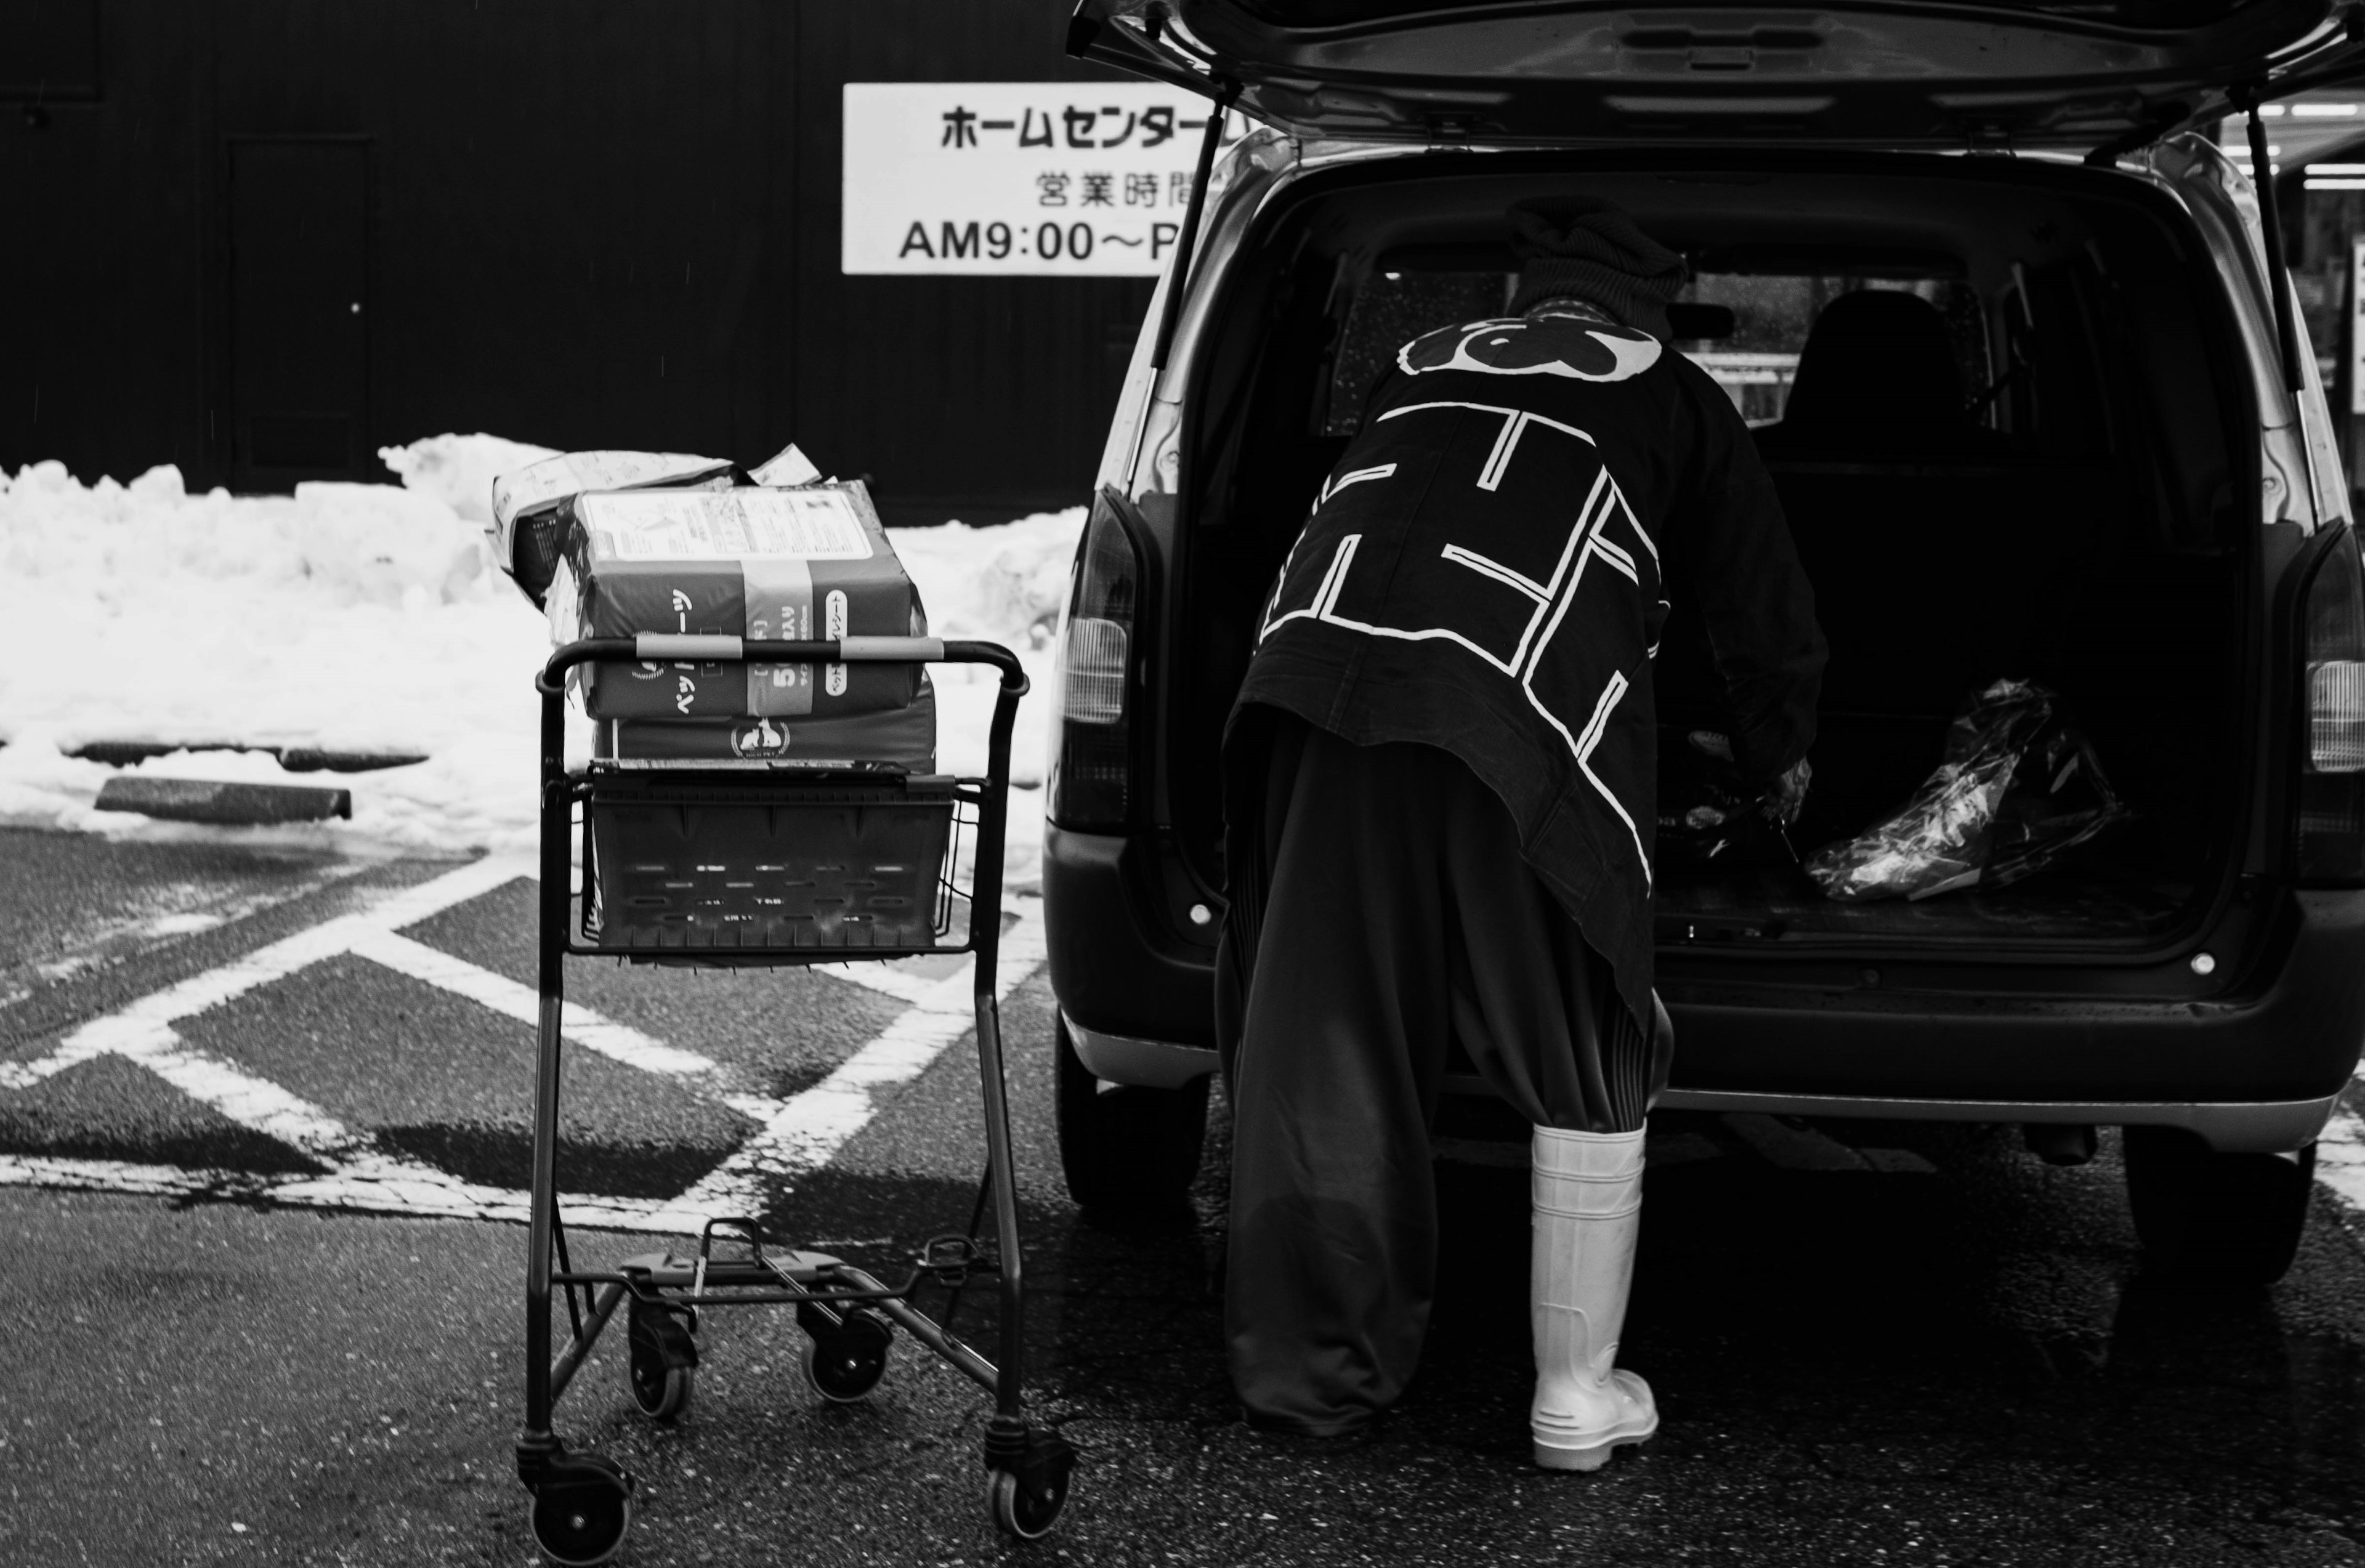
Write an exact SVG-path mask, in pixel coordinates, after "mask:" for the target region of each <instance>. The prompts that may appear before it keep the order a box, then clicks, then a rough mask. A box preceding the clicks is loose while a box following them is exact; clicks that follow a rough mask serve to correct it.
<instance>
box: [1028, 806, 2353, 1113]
mask: <svg viewBox="0 0 2365 1568" xmlns="http://www.w3.org/2000/svg"><path fill="white" fill-rule="evenodd" d="M1153 852H1154V851H1153V850H1152V847H1151V846H1149V844H1148V843H1147V842H1146V841H1141V840H1132V841H1128V840H1126V839H1122V838H1114V837H1103V836H1099V835H1093V834H1070V833H1063V832H1061V831H1059V829H1056V828H1054V829H1051V830H1049V831H1048V832H1047V834H1045V842H1044V859H1043V873H1044V875H1043V881H1044V899H1045V903H1046V906H1047V907H1046V911H1045V913H1046V919H1047V924H1048V936H1049V947H1050V959H1051V966H1050V967H1051V986H1052V990H1053V991H1054V993H1055V994H1056V995H1057V996H1058V998H1059V1006H1060V1008H1061V1010H1062V1012H1063V1013H1065V1014H1066V1015H1067V1016H1068V1018H1069V1020H1070V1025H1071V1028H1072V1030H1073V1031H1074V1033H1075V1036H1076V1041H1077V1049H1078V1052H1079V1054H1080V1055H1082V1057H1083V1058H1084V1060H1085V1064H1086V1065H1087V1066H1088V1067H1090V1068H1091V1069H1092V1070H1093V1072H1094V1073H1095V1074H1096V1075H1098V1076H1101V1077H1104V1078H1107V1079H1110V1080H1112V1081H1117V1082H1126V1083H1143V1084H1160V1085H1171V1084H1173V1083H1176V1082H1180V1081H1187V1080H1188V1079H1189V1078H1191V1077H1194V1076H1197V1075H1198V1074H1199V1073H1201V1072H1206V1071H1212V1070H1214V1069H1215V1067H1216V1057H1215V1051H1214V1049H1213V1047H1214V1044H1215V1039H1214V1026H1213V1012H1214V986H1213V976H1214V966H1213V950H1212V948H1210V947H1209V946H1206V945H1205V944H1204V943H1193V942H1190V941H1187V940H1186V939H1184V938H1183V936H1182V935H1179V934H1178V933H1177V932H1176V931H1175V929H1174V925H1173V923H1172V922H1171V920H1170V919H1168V918H1166V917H1165V916H1164V915H1163V914H1162V913H1161V912H1160V902H1159V896H1158V893H1157V891H1156V889H1157V883H1156V881H1155V880H1154V879H1155V877H1156V874H1157V873H1156V868H1151V867H1149V866H1148V865H1146V864H1145V860H1146V857H1148V856H1149V854H1151V853H1153ZM2285 897H2286V899H2287V900H2288V902H2287V904H2286V906H2285V909H2284V912H2283V918H2281V919H2279V920H2277V921H2276V922H2274V923H2273V924H2274V927H2275V935H2274V936H2273V937H2272V939H2271V941H2270V949H2271V950H2270V951H2269V952H2266V953H2264V954H2261V955H2260V956H2259V958H2258V959H2257V960H2256V961H2254V962H2252V963H2251V964H2249V965H2247V976H2248V978H2247V980H2246V981H2245V983H2244V985H2243V986H2242V987H2240V988H2239V989H2237V990H2235V991H2228V992H2226V993H2225V994H2223V995H2220V996H2217V997H2214V998H2209V999H2206V1000H2198V1001H2196V1000H2182V999H2180V1000H2174V1001H2166V1000H2162V1001H2149V1000H2143V999H2130V998H2127V997H2124V996H2113V997H2097V998H2083V997H2077V996H2061V995H2054V996H2041V997H2014V998H2005V997H1998V996H1993V995H1986V994H1980V993H1978V992H1977V991H1970V990H1967V989H1965V990H1953V991H1946V992H1944V993H1936V992H1933V993H1925V994H1922V995H1914V994H1910V993H1903V992H1898V991H1886V992H1880V993H1877V994H1871V995H1852V994H1848V993H1844V992H1841V993H1834V992H1833V991H1822V990H1816V989H1812V988H1808V987H1798V986H1780V985H1775V984H1757V985H1746V986H1743V985H1732V986H1720V985H1708V984H1703V983H1699V982H1690V983H1687V984H1684V985H1682V986H1680V987H1671V988H1669V990H1670V994H1668V995H1667V996H1666V997H1665V1001H1666V1002H1667V1010H1668V1012H1669V1014H1671V1016H1672V1017H1673V1018H1674V1020H1675V1025H1676V1064H1675V1073H1674V1081H1673V1082H1672V1083H1671V1084H1670V1086H1669V1088H1668V1090H1667V1092H1666V1095H1665V1097H1664V1100H1663V1101H1662V1102H1661V1103H1662V1104H1664V1105H1665V1106H1666V1107H1668V1108H1670V1109H1677V1108H1683V1109H1698V1110H1755V1111H1773V1112H1779V1113H1784V1114H1807V1115H1828V1116H1870V1117H1885V1118H1900V1119H1910V1120H1933V1121H1988V1122H2091V1123H2098V1124H2104V1125H2119V1126H2124V1125H2130V1124H2133V1125H2162V1126H2184V1127H2189V1128H2191V1129H2192V1130H2193V1131H2195V1132H2197V1133H2199V1134H2201V1135H2202V1137H2205V1138H2207V1139H2208V1140H2209V1141H2210V1142H2211V1143H2212V1144H2213V1145H2214V1146H2216V1147H2218V1148H2227V1149H2266V1148H2285V1149H2288V1148H2297V1147H2299V1146H2300V1145H2301V1144H2303V1143H2306V1142H2307V1141H2308V1140H2309V1139H2311V1138H2313V1137H2315V1134H2316V1133H2317V1131H2318V1130H2320V1129H2321V1128H2322V1126H2324V1123H2325V1121H2326V1118H2327V1117H2328V1116H2329V1115H2330V1114H2331V1112H2332V1108H2333V1105H2334V1103H2335V1102H2336V1101H2337V1098H2338V1096H2339V1094H2340V1092H2341V1091H2342V1090H2343V1089H2344V1088H2345V1087H2346V1085H2347V1084H2348V1081H2349V1078H2350V1076H2351V1074H2353V1073H2354V1072H2355V1071H2356V1069H2357V1060H2358V1054H2359V1047H2360V1045H2361V1044H2365V891H2303V892H2293V893H2290V894H2287V895H2285ZM2074 972H2075V971H2065V980H2068V978H2069V976H2070V975H2072V974H2074ZM1452 1087H1461V1085H1453V1086H1452Z"/></svg>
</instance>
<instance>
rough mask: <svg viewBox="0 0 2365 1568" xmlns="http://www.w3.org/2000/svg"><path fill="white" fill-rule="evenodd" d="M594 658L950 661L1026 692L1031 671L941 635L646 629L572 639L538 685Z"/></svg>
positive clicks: (548, 685) (549, 684) (996, 648)
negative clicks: (779, 636)
mask: <svg viewBox="0 0 2365 1568" xmlns="http://www.w3.org/2000/svg"><path fill="white" fill-rule="evenodd" d="M593 659H636V660H643V661H647V662H663V661H671V660H687V659H697V660H709V659H712V660H722V661H728V662H731V663H734V664H753V663H761V664H784V665H785V664H948V665H992V666H993V667H994V668H996V669H998V670H1000V671H1001V672H1002V689H1003V690H1004V691H1007V692H1009V693H1010V694H1011V695H1012V696H1014V697H1017V696H1024V695H1025V694H1026V688H1027V680H1026V671H1025V670H1023V669H1021V668H1020V667H1019V666H1018V655H1016V654H1014V653H1012V652H1011V651H1010V650H1009V649H1008V648H1005V647H1003V645H1002V644H999V643H966V642H954V643H948V642H946V641H945V640H944V639H942V638H940V637H840V638H837V639H835V641H832V642H811V643H780V642H764V641H759V640H757V639H756V638H753V637H728V636H708V635H702V634H697V633H692V634H688V635H684V634H680V633H670V632H644V633H641V634H640V635H639V636H637V637H592V638H588V639H586V640H585V641H583V642H580V643H569V644H566V646H565V647H563V648H560V649H558V650H557V651H555V653H553V654H552V655H550V662H549V663H547V664H545V665H544V666H542V675H541V678H539V679H537V680H536V681H535V682H534V685H535V686H536V687H537V688H538V689H540V690H542V691H543V692H544V694H545V695H547V694H549V693H552V692H555V691H556V690H557V689H558V685H559V682H560V680H561V679H562V678H564V677H565V676H566V672H567V671H568V670H569V669H572V668H573V667H574V666H577V665H579V664H588V663H589V662H590V661H592V660H593Z"/></svg>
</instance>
